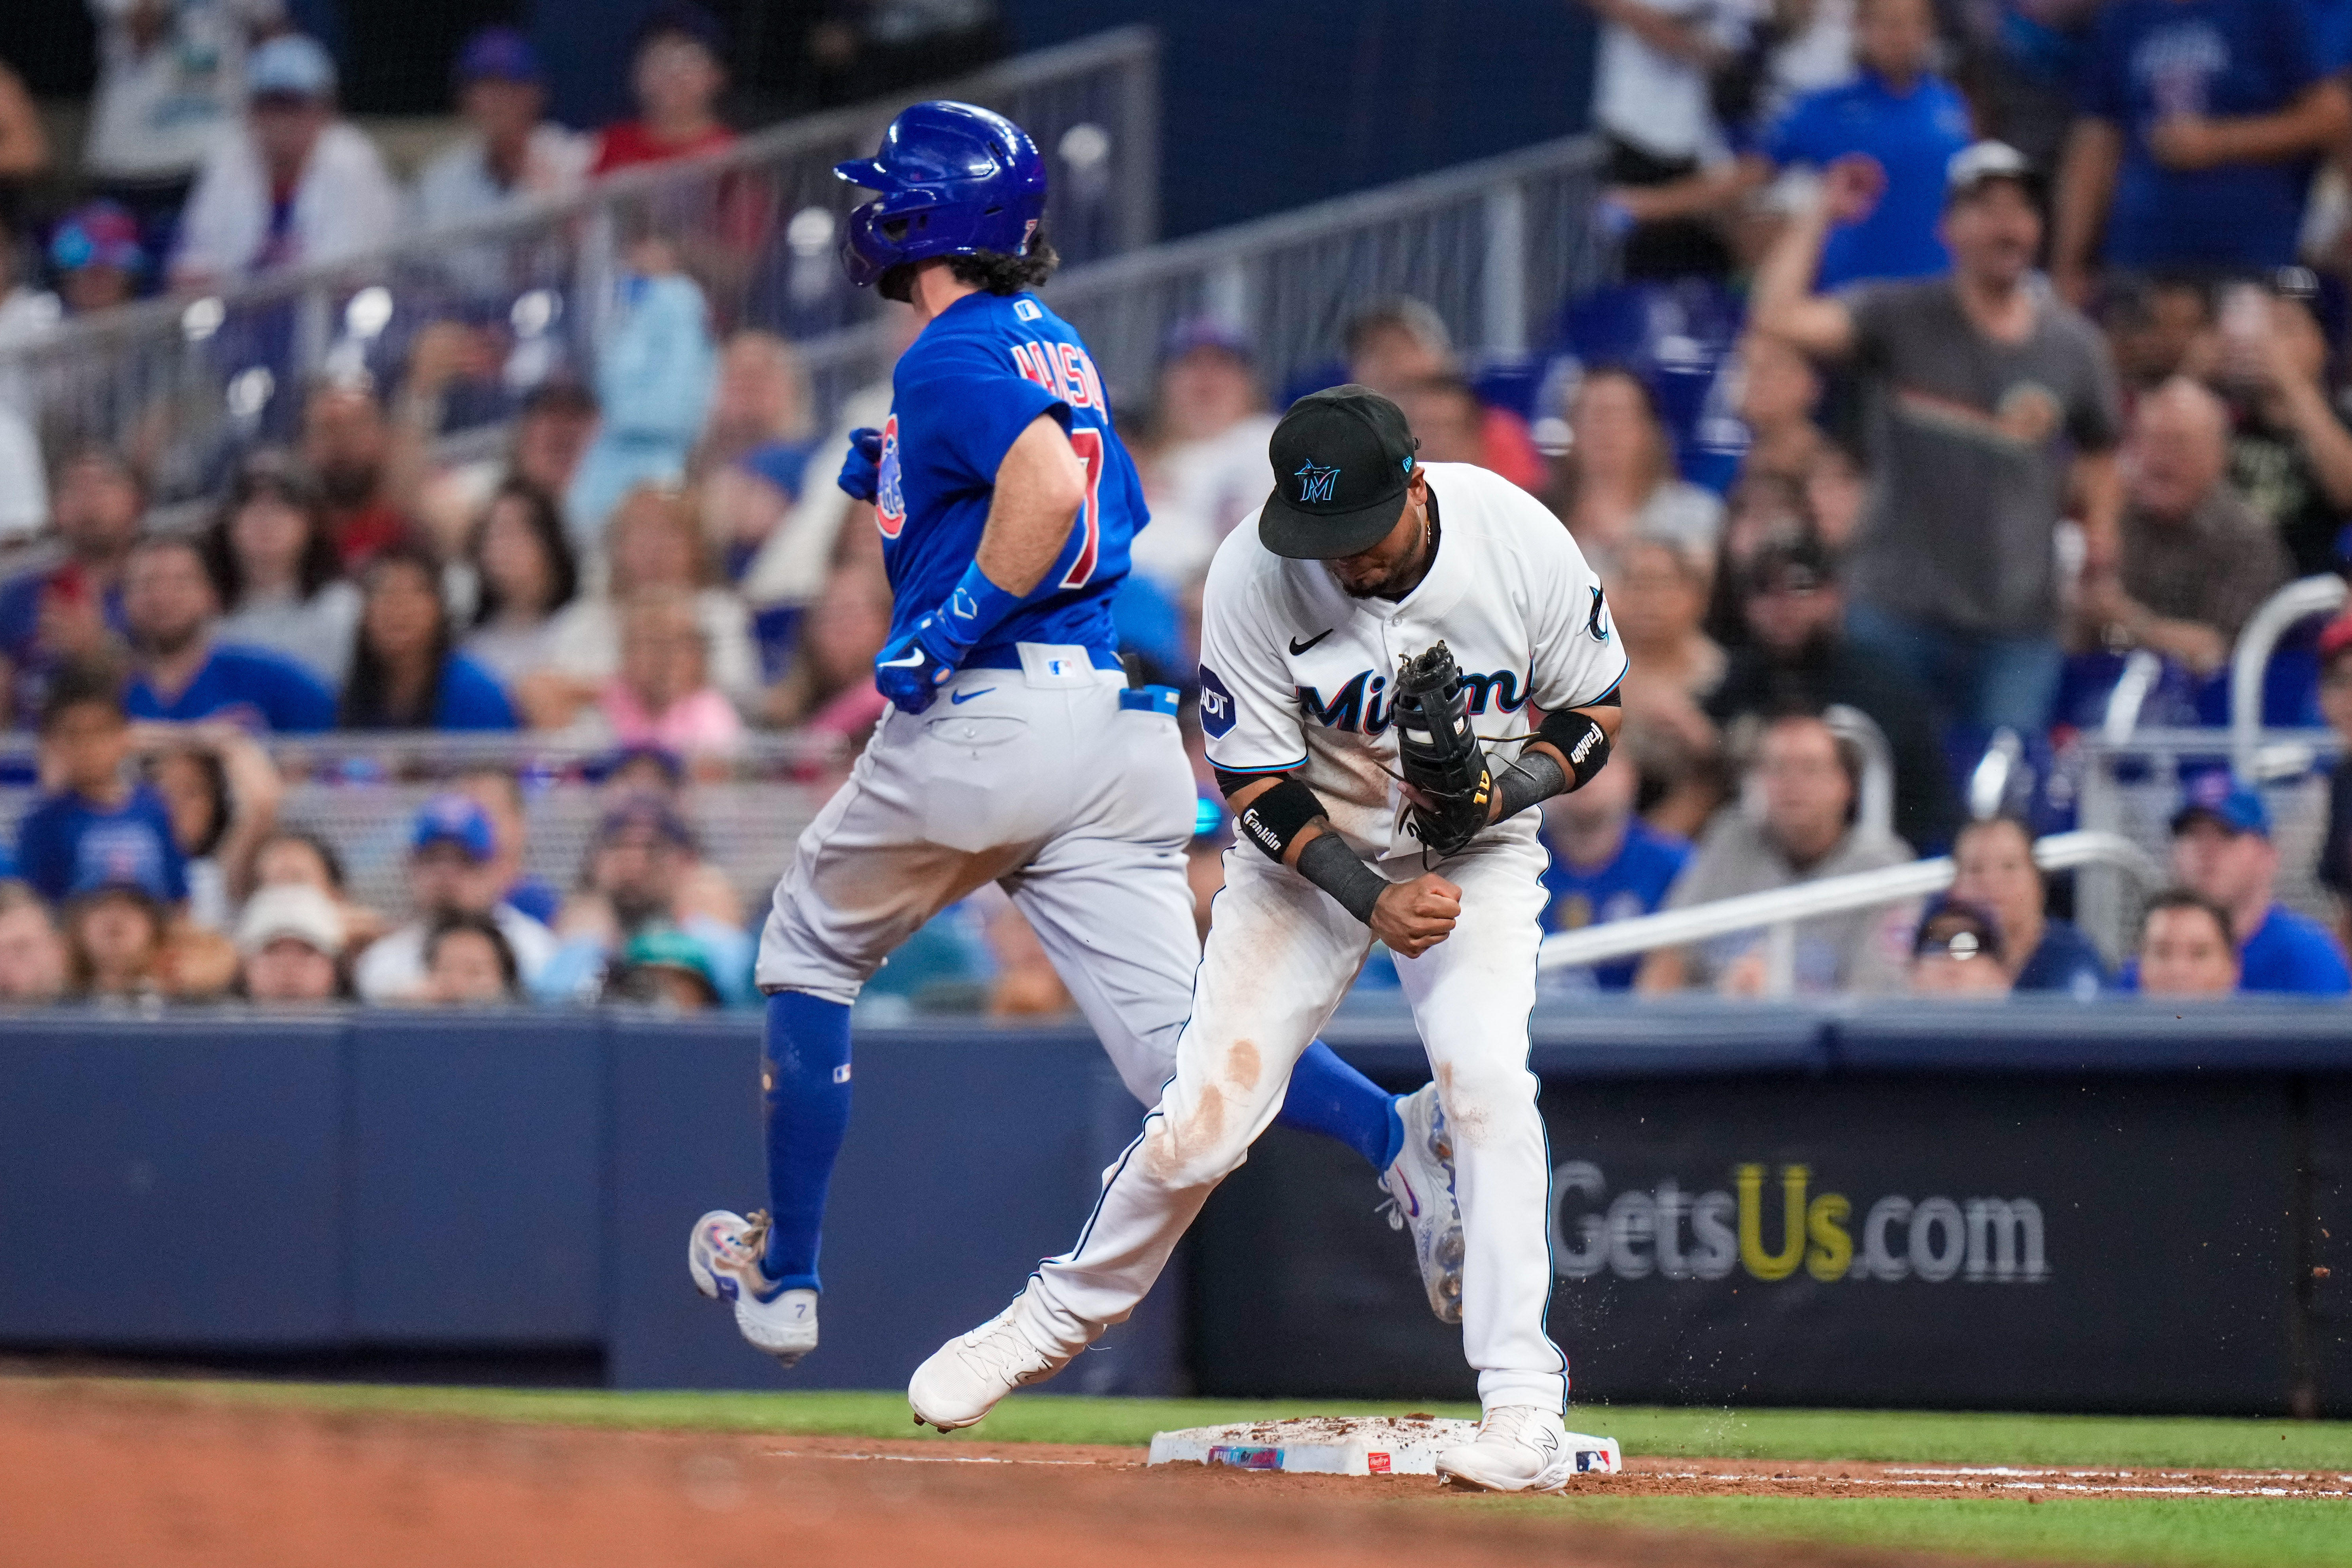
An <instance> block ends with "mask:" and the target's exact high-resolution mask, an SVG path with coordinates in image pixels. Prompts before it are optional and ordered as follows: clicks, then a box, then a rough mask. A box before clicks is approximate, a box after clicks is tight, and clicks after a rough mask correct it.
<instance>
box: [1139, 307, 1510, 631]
mask: <svg viewBox="0 0 2352 1568" xmlns="http://www.w3.org/2000/svg"><path fill="white" fill-rule="evenodd" d="M1159 394H1160V395H1159V399H1158V403H1157V405H1156V406H1155V408H1154V410H1153V413H1154V415H1155V418H1156V423H1157V426H1158V428H1159V432H1160V437H1161V438H1162V444H1161V446H1160V451H1159V453H1158V455H1157V458H1156V460H1155V461H1154V462H1153V463H1152V464H1151V465H1150V473H1149V474H1148V475H1147V477H1146V484H1147V488H1148V499H1149V500H1150V507H1151V526H1150V528H1147V529H1145V530H1144V531H1142V532H1141V533H1139V534H1137V535H1136V536H1135V543H1134V545H1133V546H1132V548H1131V551H1130V557H1129V558H1130V560H1131V561H1132V563H1133V564H1134V568H1135V571H1136V572H1137V573H1138V574H1140V575H1142V576H1145V577H1149V578H1150V579H1151V580H1152V581H1153V582H1154V583H1156V584H1159V585H1160V587H1161V588H1162V589H1164V590H1166V591H1167V592H1169V593H1171V594H1178V593H1181V592H1182V591H1183V589H1184V588H1185V587H1186V585H1187V584H1191V583H1192V581H1193V580H1194V579H1196V578H1197V577H1199V576H1200V575H1201V574H1202V573H1204V572H1206V571H1207V570H1208V569H1209V558H1210V557H1211V556H1213V555H1214V554H1215V553H1216V552H1217V546H1218V545H1219V544H1220V543H1222V542H1223V540H1224V537H1225V535H1226V534H1227V533H1230V532H1231V531H1233V529H1234V524H1236V523H1237V522H1239V521H1241V520H1242V519H1243V518H1244V517H1245V516H1247V515H1248V513H1249V510H1250V509H1251V508H1252V507H1254V506H1256V505H1257V504H1259V503H1260V502H1261V501H1263V500H1265V497H1266V495H1267V494H1268V493H1269V492H1270V491H1271V490H1272V489H1274V467H1273V465H1272V464H1271V463H1270V462H1269V461H1268V460H1267V458H1266V442H1267V441H1268V440H1269V439H1270V438H1271V437H1272V436H1273V434H1274V425H1275V419H1274V416H1273V415H1272V414H1271V413H1269V412H1268V411H1267V409H1266V406H1265V388H1264V386H1262V385H1261V384H1260V383H1259V381H1258V374H1257V361H1256V359H1255V355H1254V354H1253V353H1251V349H1250V342H1249V338H1248V336H1247V335H1246V334H1244V332H1243V331H1241V329H1239V328H1238V327H1234V326H1232V325H1230V324H1228V323H1226V322H1224V321H1219V320H1218V319H1217V318H1215V317H1213V316H1194V317H1192V318H1190V319H1189V320H1186V321H1179V322H1178V323H1177V324H1176V326H1175V328H1174V329H1173V330H1172V331H1170V332H1169V334H1168V341H1167V342H1166V343H1165V344H1164V345H1163V347H1162V352H1161V353H1160V387H1159ZM1480 417H1481V418H1482V419H1483V418H1484V417H1485V415H1484V411H1483V409H1482V410H1481V413H1480ZM1428 457H1429V454H1428V453H1427V452H1426V451H1424V452H1423V458H1428Z"/></svg>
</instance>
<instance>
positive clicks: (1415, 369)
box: [1346, 0, 1638, 495]
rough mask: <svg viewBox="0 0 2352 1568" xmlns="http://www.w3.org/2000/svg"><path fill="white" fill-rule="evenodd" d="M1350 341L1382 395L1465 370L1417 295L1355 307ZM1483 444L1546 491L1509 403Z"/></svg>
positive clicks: (1508, 474) (1521, 482)
mask: <svg viewBox="0 0 2352 1568" xmlns="http://www.w3.org/2000/svg"><path fill="white" fill-rule="evenodd" d="M1626 3H1627V4H1636V3H1638V0H1626ZM1346 342H1347V350H1348V379H1349V381H1351V382H1354V383H1356V384H1358V385H1360V386H1369V387H1370V388H1371V389H1372V390H1373V391H1374V392H1377V393H1380V394H1381V395H1383V396H1388V397H1396V396H1400V395H1402V394H1403V393H1404V391H1405V389H1406V388H1408V387H1410V386H1412V385H1414V384H1418V383H1420V382H1424V381H1430V380H1433V379H1435V378H1437V377H1440V376H1449V375H1459V374H1462V365H1461V363H1460V360H1459V359H1458V358H1457V356H1456V355H1455V354H1454V340H1453V335H1452V334H1451V333H1449V332H1448V331H1446V330H1445V321H1444V318H1443V317H1441V316H1439V315H1438V313H1437V312H1436V311H1434V310H1431V309H1430V308H1429V307H1428V306H1427V305H1424V304H1423V303H1422V302H1421V301H1420V300H1409V299H1396V300H1387V301H1385V302H1383V303H1381V304H1376V305H1372V306H1370V307H1368V308H1366V309H1364V310H1359V311H1357V312H1356V314H1355V315H1353V316H1351V317H1349V320H1348V330H1347V337H1346ZM1480 447H1481V449H1482V450H1484V451H1485V453H1486V467H1487V468H1492V469H1494V470H1495V472H1496V473H1498V474H1500V475H1502V476H1503V477H1504V478H1505V479H1508V480H1510V481H1511V482H1512V483H1513V484H1515V485H1517V486H1518V487H1519V488H1520V489H1523V490H1526V491H1528V493H1529V494H1531V495H1534V494H1540V493H1542V490H1543V488H1544V483H1545V480H1546V479H1547V477H1548V468H1547V466H1546V464H1545V462H1544V457H1543V454H1542V453H1541V452H1539V451H1538V450H1537V449H1536V443H1535V437H1533V436H1532V435H1530V434H1529V433H1528V422H1527V421H1526V420H1524V419H1522V418H1520V417H1519V416H1517V415H1516V414H1514V413H1512V412H1511V411H1510V410H1509V409H1507V408H1494V407H1489V408H1488V409H1487V410H1486V425H1485V428H1484V429H1483V430H1482V431H1481V432H1480Z"/></svg>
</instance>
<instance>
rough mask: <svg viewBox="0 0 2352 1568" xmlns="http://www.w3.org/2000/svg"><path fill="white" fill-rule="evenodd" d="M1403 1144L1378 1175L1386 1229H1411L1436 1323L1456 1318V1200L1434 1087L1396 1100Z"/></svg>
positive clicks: (1448, 1137) (1450, 1147) (1450, 1145)
mask: <svg viewBox="0 0 2352 1568" xmlns="http://www.w3.org/2000/svg"><path fill="white" fill-rule="evenodd" d="M1397 1115H1398V1117H1399V1118H1400V1119H1401V1120H1402V1121H1403V1122H1404V1147H1403V1148H1402V1149H1400V1150H1399V1151H1398V1152H1397V1157H1396V1163H1394V1164H1392V1165H1391V1166H1390V1167H1389V1168H1388V1169H1387V1170H1386V1171H1385V1172H1383V1173H1381V1191H1382V1192H1384V1193H1386V1194H1388V1195H1389V1201H1388V1202H1387V1203H1386V1204H1384V1205H1381V1206H1382V1207H1384V1208H1386V1209H1387V1210H1388V1214H1389V1228H1390V1229H1391V1230H1410V1231H1412V1259H1413V1262H1414V1263H1415V1264H1417V1265H1418V1266H1419V1267H1420V1268H1421V1285H1422V1289H1424V1290H1426V1291H1427V1292H1428V1293H1429V1310H1431V1311H1433V1312H1434V1313H1436V1314H1437V1321H1439V1322H1441V1323H1458V1322H1460V1321H1462V1251H1463V1242H1462V1204H1461V1200H1460V1199H1459V1198H1458V1197H1457V1196H1456V1195H1455V1194H1454V1139H1453V1135H1452V1133H1451V1132H1449V1131H1447V1130H1446V1126H1445V1108H1444V1106H1443V1105H1441V1104H1439V1103H1438V1100H1437V1086H1436V1085H1435V1084H1433V1083H1431V1084H1423V1086H1422V1087H1421V1089H1419V1090H1417V1091H1416V1092H1414V1093H1412V1094H1408V1095H1405V1096H1403V1097H1402V1098H1401V1099H1399V1100H1397Z"/></svg>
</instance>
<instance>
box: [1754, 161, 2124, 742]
mask: <svg viewBox="0 0 2352 1568" xmlns="http://www.w3.org/2000/svg"><path fill="white" fill-rule="evenodd" d="M1870 197H1871V187H1870V184H1869V182H1868V181H1867V180H1866V179H1864V178H1863V177H1861V176H1860V175H1858V174H1857V172H1856V171H1855V170H1854V169H1853V167H1852V166H1851V165H1843V164H1842V165H1840V166H1839V167H1837V168H1835V169H1832V171H1831V172H1830V174H1829V177H1828V178H1827V179H1826V180H1825V181H1824V182H1823V187H1822V197H1821V200H1820V201H1819V202H1818V203H1817V204H1815V205H1814V206H1813V207H1812V208H1811V210H1809V211H1808V212H1807V213H1805V214H1804V215H1803V216H1801V217H1799V218H1798V219H1797V220H1795V221H1794V222H1793V223H1791V224H1790V227H1789V230H1788V232H1787V233H1786V234H1784V235H1783V236H1782V237H1781V238H1780V242H1779V243H1778V244H1776V245H1775V246H1774V247H1773V250H1772V254H1771V255H1770V256H1769V257H1768V258H1766V259H1765V262H1764V265H1763V266H1762V267H1761V268H1759V271H1758V274H1757V283H1756V293H1755V303H1754V308H1753V320H1754V321H1755V323H1756V326H1757V328H1758V330H1759V331H1766V332H1770V333H1772V334H1774V335H1776V336H1779V337H1782V338H1785V339H1787V340H1788V341H1790V342H1792V343H1794V344H1796V345H1797V346H1798V347H1799V348H1801V349H1803V350H1804V351H1805V352H1806V353H1811V354H1813V355H1815V356H1816V357H1820V358H1827V359H1839V360H1849V361H1851V362H1852V363H1853V364H1854V366H1855V368H1856V369H1857V370H1858V371H1859V372H1860V374H1861V376H1862V379H1863V381H1864V385H1865V387H1866V389H1867V391H1868V393H1869V395H1870V401H1871V405H1872V406H1871V410H1870V431H1871V437H1870V438H1871V457H1870V468H1871V473H1872V478H1873V480H1874V483H1873V485H1872V487H1871V490H1870V499H1869V501H1868V509H1867V511H1866V513H1865V515H1864V519H1863V522H1862V525H1861V531H1860V533H1859V534H1858V535H1857V537H1856V538H1855V540H1854V542H1853V549H1852V552H1851V553H1850V555H1849V557H1848V571H1847V574H1846V582H1847V584H1848V587H1849V589H1850V590H1851V593H1852V597H1853V603H1852V604H1851V605H1850V606H1849V608H1848V611H1847V625H1848V630H1849V631H1850V633H1851V634H1852V636H1853V639H1854V641H1855V642H1856V643H1857V644H1859V645H1861V646H1862V647H1864V649H1865V650H1866V651H1868V652H1870V653H1872V654H1874V655H1875V656H1877V657H1882V658H1886V659H1888V660H1890V661H1891V662H1895V663H1899V664H1901V665H1903V666H1904V667H1905V668H1908V669H1909V670H1910V671H1911V672H1912V673H1913V674H1914V675H1916V677H1918V679H1920V681H1921V682H1922V683H1923V684H1924V685H1926V686H1927V688H1928V689H1930V690H1932V691H1934V692H1936V693H1937V695H1938V696H1940V697H1941V698H1942V699H1943V700H1944V702H1945V704H1946V706H1947V708H1948V710H1949V712H1950V714H1951V716H1952V717H1953V718H1956V719H1958V720H1959V721H1962V722H1966V723H1972V724H1981V725H1986V726H1989V727H1990V726H1996V725H2004V724H2005V725H2007V726H2009V727H2010V728H2011V729H2014V730H2016V731H2019V732H2021V733H2025V734H2031V733H2033V732H2034V731H2038V730H2040V729H2041V728H2042V725H2043V723H2044V722H2045V721H2046V720H2047V718H2048V715H2049V710H2050V704H2051V700H2052V698H2053V696H2054V695H2055V693H2056V689H2057V683H2058V676H2059V669H2060V665H2061V660H2062V656H2061V654H2060V650H2059V644H2058V638H2057V631H2058V614H2059V595H2058V558H2057V557H2058V552H2057V546H2056V538H2057V529H2058V523H2059V518H2060V509H2061V507H2062V505H2063V503H2064V500H2065V498H2066V497H2067V495H2068V494H2069V493H2070V492H2073V493H2075V494H2079V495H2080V496H2081V497H2082V498H2083V499H2082V505H2083V528H2084V536H2085V540H2086V545H2087V563H2086V566H2085V570H2086V572H2087V573H2088V574H2089V575H2090V576H2091V577H2092V578H2093V579H2096V578H2097V577H2099V576H2101V575H2103V574H2105V573H2107V572H2110V571H2112V570H2113V568H2114V563H2115V559H2116V501H2117V499H2118V487H2117V482H2116V467H2115V459H2114V456H2113V452H2112V448H2113V447H2114V446H2115V442H2116V434H2117V432H2116V425H2117V421H2118V417H2119V416H2118V414H2117V411H2116V385H2115V374H2114V371H2113V368H2112V367H2111V366H2110V364H2109V363H2108V361H2107V355H2106V349H2105V345H2104V344H2102V343H2101V342H2100V341H2099V336H2098V330H2097V329H2096V328H2095V327H2094V326H2092V325H2091V323H2090V322H2088V321H2084V319H2083V318H2082V317H2080V316H2078V315H2076V314H2074V311H2072V310H2068V309H2066V308H2065V307H2064V306H2063V305H2060V304H2058V303H2057V302H2055V301H2054V300H2050V299H2048V298H2047V297H2046V295H2045V294H2044V293H2043V292H2042V290H2040V289H2037V288H2036V287H2035V286H2034V284H2033V283H2032V276H2031V275H2032V268H2033V259H2034V252H2035V250H2036V249H2037V248H2038V247H2039V246H2040V244H2041V235H2042V219H2041V215H2040V212H2039V211H2038V209H2037V208H2036V207H2035V205H2034V200H2033V190H2032V174H2031V172H2030V171H2029V170H2028V169H2027V168H2026V167H2025V164H2024V162H2023V160H2022V159H2021V158H2019V157H2018V156H2017V154H2016V153H2014V152H2013V151H2012V150H2011V149H2010V148H2007V147H2004V146H2002V145H2000V143H1998V142H1979V143H1978V144H1977V145H1976V146H1974V147H1972V148H1970V149H1969V151H1968V152H1966V153H1962V154H1961V155H1960V156H1959V157H1958V158H1955V159H1954V160H1953V161H1952V167H1951V174H1950V179H1949V184H1948V194H1947V195H1946V198H1945V206H1944V223H1943V236H1944V240H1945V243H1946V245H1947V246H1948V247H1949V248H1950V250H1951V253H1952V262H1953V273H1952V276H1951V277H1950V278H1949V279H1937V280H1935V281H1932V282H1915V283H1887V284H1876V285H1873V286H1871V287H1869V288H1867V289H1862V290H1859V291H1857V292H1856V293H1854V294H1853V295H1851V296H1845V297H1839V298H1828V297H1819V298H1816V297H1812V296H1811V295H1810V293H1809V290H1810V288H1811V282H1812V279H1813V274H1814V271H1815V269H1816V268H1817V266H1818V264H1819V261H1820V258H1821V251H1822V241H1823V237H1824V235H1825V234H1826V232H1827V228H1828V226H1829V224H1830V223H1831V222H1832V219H1834V218H1837V217H1839V216H1851V215H1852V214H1853V212H1855V211H1857V210H1859V208H1860V206H1861V205H1863V204H1864V203H1865V202H1867V201H1868V200H1869V199H1870Z"/></svg>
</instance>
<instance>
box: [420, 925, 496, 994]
mask: <svg viewBox="0 0 2352 1568" xmlns="http://www.w3.org/2000/svg"><path fill="white" fill-rule="evenodd" d="M522 999H523V993H522V975H521V973H520V970H519V969H518V967H517V965H516V963H515V951H514V948H513V947H512V946H511V945H510V944H509V942H508V941H507V936H506V932H505V931H504V930H502V929H501V928H500V927H499V922H498V921H494V920H492V919H490V918H489V917H488V915H478V914H473V913H469V912H458V913H454V914H446V915H443V916H441V917H440V918H439V919H438V920H436V921H434V922H433V929H432V930H431V931H428V932H426V933H425V987H424V990H423V991H422V992H421V993H420V994H418V995H417V996H416V997H415V1000H418V1001H424V1002H430V1003H434V1004H436V1005H440V1006H444V1007H495V1006H499V1005H502V1004H506V1003H510V1002H520V1001H521V1000H522Z"/></svg>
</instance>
